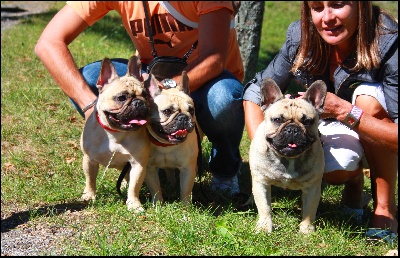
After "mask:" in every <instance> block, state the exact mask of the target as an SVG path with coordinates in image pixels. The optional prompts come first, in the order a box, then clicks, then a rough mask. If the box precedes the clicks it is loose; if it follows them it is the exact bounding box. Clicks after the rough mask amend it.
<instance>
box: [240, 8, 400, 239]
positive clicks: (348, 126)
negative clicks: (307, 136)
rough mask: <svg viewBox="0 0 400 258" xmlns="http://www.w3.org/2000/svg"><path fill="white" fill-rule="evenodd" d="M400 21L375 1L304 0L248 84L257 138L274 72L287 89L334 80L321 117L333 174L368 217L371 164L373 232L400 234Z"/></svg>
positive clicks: (353, 209)
mask: <svg viewBox="0 0 400 258" xmlns="http://www.w3.org/2000/svg"><path fill="white" fill-rule="evenodd" d="M397 37H398V23H397V20H396V19H395V18H393V17H392V16H390V15H389V14H387V13H386V12H384V11H382V10H380V8H378V7H377V6H373V5H372V3H371V2H370V1H304V2H303V4H302V9H301V19H300V20H299V21H296V22H293V23H292V24H291V25H290V26H289V28H288V30H287V37H286V41H285V43H284V44H283V46H282V48H281V50H280V52H279V53H278V55H277V56H276V57H275V58H274V59H273V61H272V62H271V63H270V64H269V65H268V67H267V68H266V69H265V70H263V71H261V72H259V73H257V74H256V76H255V78H254V79H253V80H251V81H250V82H248V83H247V84H246V86H245V89H244V97H243V99H244V109H245V122H246V129H247V132H248V135H249V138H250V140H252V139H253V135H254V133H255V131H256V129H257V127H258V125H259V124H260V123H261V121H263V113H262V111H261V109H260V85H261V82H262V80H263V79H265V78H272V79H274V80H275V81H276V82H277V84H278V85H279V86H280V87H281V90H282V92H286V90H287V89H288V87H289V84H290V82H291V81H292V80H293V81H294V82H297V83H298V84H300V85H301V86H303V87H304V88H305V89H306V88H307V87H308V86H309V85H311V83H312V82H314V81H316V80H323V81H324V82H325V83H326V84H327V86H328V94H327V97H326V99H325V107H324V109H325V110H324V113H323V114H321V116H320V118H321V119H320V124H319V130H320V132H321V134H322V136H321V139H322V141H323V147H324V156H325V173H324V180H325V181H326V182H327V183H329V184H334V185H339V184H344V190H343V192H342V204H343V208H344V211H345V212H350V213H349V214H351V215H352V216H354V217H355V218H356V219H358V220H360V219H361V218H362V215H363V205H365V204H363V203H362V192H363V185H364V174H363V164H364V163H365V162H363V160H364V157H365V158H366V161H367V162H368V166H369V168H370V175H371V188H372V194H373V200H374V215H373V217H372V220H371V228H370V229H369V230H368V231H367V232H366V235H367V236H368V237H375V238H380V239H384V240H385V241H387V242H392V241H393V239H395V238H396V237H397V236H396V235H397V227H398V224H397V219H396V211H397V206H396V202H395V188H396V180H397V170H398V169H397V166H398V152H397V151H398V100H397V99H398V57H397V56H398V53H397V50H398V42H397Z"/></svg>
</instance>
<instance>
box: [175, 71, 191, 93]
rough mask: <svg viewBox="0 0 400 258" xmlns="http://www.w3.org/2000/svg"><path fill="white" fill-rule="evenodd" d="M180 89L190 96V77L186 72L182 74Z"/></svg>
mask: <svg viewBox="0 0 400 258" xmlns="http://www.w3.org/2000/svg"><path fill="white" fill-rule="evenodd" d="M178 89H179V90H181V91H183V92H185V93H186V94H187V95H189V94H190V89H189V77H188V76H187V74H186V72H185V71H183V72H182V75H181V81H180V82H179V83H178Z"/></svg>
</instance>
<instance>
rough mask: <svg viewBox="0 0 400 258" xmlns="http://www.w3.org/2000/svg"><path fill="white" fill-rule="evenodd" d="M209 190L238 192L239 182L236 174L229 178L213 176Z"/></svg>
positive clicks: (232, 193)
mask: <svg viewBox="0 0 400 258" xmlns="http://www.w3.org/2000/svg"><path fill="white" fill-rule="evenodd" d="M211 190H213V191H214V192H215V191H218V190H219V191H229V192H230V194H231V195H234V194H238V193H239V192H240V190H239V183H238V178H237V176H234V177H232V178H231V179H218V178H216V177H213V178H212V179H211Z"/></svg>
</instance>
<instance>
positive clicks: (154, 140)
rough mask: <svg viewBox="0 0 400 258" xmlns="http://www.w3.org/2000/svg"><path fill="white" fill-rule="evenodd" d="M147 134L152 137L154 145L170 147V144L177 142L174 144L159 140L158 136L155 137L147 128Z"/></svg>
mask: <svg viewBox="0 0 400 258" xmlns="http://www.w3.org/2000/svg"><path fill="white" fill-rule="evenodd" d="M147 134H148V135H149V137H150V141H151V142H152V143H153V144H154V145H157V146H161V147H169V146H173V145H175V144H173V143H162V142H159V141H158V140H157V139H156V138H154V136H153V135H151V133H150V132H149V130H147Z"/></svg>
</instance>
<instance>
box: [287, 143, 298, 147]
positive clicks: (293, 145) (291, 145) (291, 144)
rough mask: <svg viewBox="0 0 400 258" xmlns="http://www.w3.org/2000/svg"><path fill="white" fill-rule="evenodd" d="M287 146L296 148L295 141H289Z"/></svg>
mask: <svg viewBox="0 0 400 258" xmlns="http://www.w3.org/2000/svg"><path fill="white" fill-rule="evenodd" d="M288 146H289V147H290V148H297V145H296V143H289V144H288Z"/></svg>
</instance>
